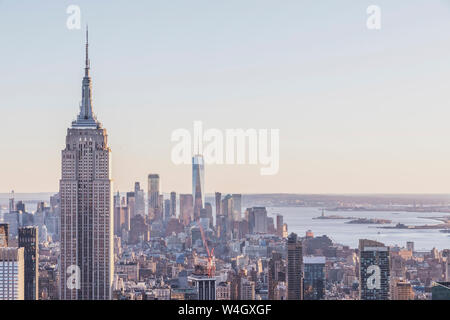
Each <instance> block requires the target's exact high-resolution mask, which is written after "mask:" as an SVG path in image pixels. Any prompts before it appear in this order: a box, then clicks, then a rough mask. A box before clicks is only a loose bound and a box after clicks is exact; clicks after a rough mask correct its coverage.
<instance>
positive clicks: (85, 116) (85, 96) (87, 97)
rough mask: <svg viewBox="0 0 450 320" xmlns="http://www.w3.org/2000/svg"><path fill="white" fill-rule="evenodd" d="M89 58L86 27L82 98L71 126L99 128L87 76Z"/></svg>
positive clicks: (90, 81) (89, 81) (89, 79)
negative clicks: (78, 111)
mask: <svg viewBox="0 0 450 320" xmlns="http://www.w3.org/2000/svg"><path fill="white" fill-rule="evenodd" d="M89 70H90V60H89V31H88V28H87V27H86V61H85V67H84V78H83V86H82V100H81V104H80V113H79V114H78V117H77V120H75V121H73V122H72V127H73V128H100V127H101V124H100V122H98V120H97V117H96V116H95V114H94V111H93V107H92V80H91V77H90V76H89Z"/></svg>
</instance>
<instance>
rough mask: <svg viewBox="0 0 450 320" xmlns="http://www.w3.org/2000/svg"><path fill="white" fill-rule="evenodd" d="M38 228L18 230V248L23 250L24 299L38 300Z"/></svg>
mask: <svg viewBox="0 0 450 320" xmlns="http://www.w3.org/2000/svg"><path fill="white" fill-rule="evenodd" d="M38 245H39V242H38V228H37V227H23V228H19V247H20V248H24V262H25V264H24V266H25V268H24V274H25V277H24V278H25V285H24V298H25V300H38V296H39V294H38V284H39V280H38V279H39V252H38V250H39V249H38Z"/></svg>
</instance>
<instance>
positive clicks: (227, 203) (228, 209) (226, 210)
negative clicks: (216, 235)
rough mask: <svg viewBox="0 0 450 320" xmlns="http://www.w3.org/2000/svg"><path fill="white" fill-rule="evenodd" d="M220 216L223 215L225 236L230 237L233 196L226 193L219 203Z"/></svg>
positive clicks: (231, 231)
mask: <svg viewBox="0 0 450 320" xmlns="http://www.w3.org/2000/svg"><path fill="white" fill-rule="evenodd" d="M221 211H222V216H224V217H225V227H224V228H223V229H225V230H226V238H227V239H231V238H232V234H233V197H232V196H231V195H230V194H227V195H226V196H225V197H224V198H223V199H222V204H221Z"/></svg>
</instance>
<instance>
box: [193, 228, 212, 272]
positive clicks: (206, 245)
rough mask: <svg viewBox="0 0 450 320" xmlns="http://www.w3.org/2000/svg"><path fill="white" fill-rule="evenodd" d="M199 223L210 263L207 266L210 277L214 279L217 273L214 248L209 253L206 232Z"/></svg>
mask: <svg viewBox="0 0 450 320" xmlns="http://www.w3.org/2000/svg"><path fill="white" fill-rule="evenodd" d="M197 223H198V227H199V228H200V234H201V236H202V241H203V245H204V246H205V249H206V254H207V255H208V263H207V266H206V270H207V273H208V277H214V274H215V272H216V262H215V257H214V248H213V249H212V250H211V251H209V247H208V242H207V241H206V237H205V232H204V231H203V227H202V225H201V224H200V222H199V221H198V222H197Z"/></svg>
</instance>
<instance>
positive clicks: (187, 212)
mask: <svg viewBox="0 0 450 320" xmlns="http://www.w3.org/2000/svg"><path fill="white" fill-rule="evenodd" d="M193 214H194V204H193V199H192V194H180V220H181V222H182V223H183V225H185V226H187V225H188V224H189V223H191V221H192V218H193Z"/></svg>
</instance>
